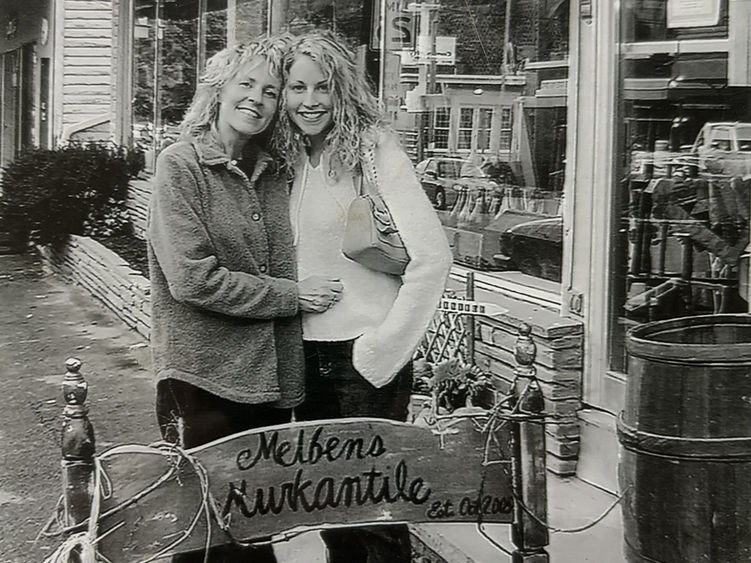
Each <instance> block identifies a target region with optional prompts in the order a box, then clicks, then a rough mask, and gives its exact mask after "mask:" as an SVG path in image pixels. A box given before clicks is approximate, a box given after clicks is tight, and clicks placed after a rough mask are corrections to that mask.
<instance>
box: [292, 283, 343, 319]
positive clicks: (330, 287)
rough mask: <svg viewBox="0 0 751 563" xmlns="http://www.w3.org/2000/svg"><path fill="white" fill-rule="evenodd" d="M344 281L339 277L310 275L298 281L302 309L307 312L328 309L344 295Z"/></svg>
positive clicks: (298, 294) (320, 311)
mask: <svg viewBox="0 0 751 563" xmlns="http://www.w3.org/2000/svg"><path fill="white" fill-rule="evenodd" d="M343 288H344V286H342V282H341V281H339V279H338V278H326V277H323V276H310V277H307V278H305V279H304V280H302V281H299V282H297V296H298V297H297V298H298V302H299V303H300V310H301V311H303V312H305V313H323V312H324V311H328V310H329V309H330V308H331V307H332V306H333V305H334V304H335V303H337V302H338V301H339V299H341V297H342V289H343Z"/></svg>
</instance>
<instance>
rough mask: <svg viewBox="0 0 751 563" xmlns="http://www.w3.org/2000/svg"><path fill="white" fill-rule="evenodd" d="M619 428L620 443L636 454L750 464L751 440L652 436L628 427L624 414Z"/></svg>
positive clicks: (620, 418) (621, 415)
mask: <svg viewBox="0 0 751 563" xmlns="http://www.w3.org/2000/svg"><path fill="white" fill-rule="evenodd" d="M617 428H618V440H619V441H620V443H621V444H622V445H623V447H624V448H626V449H627V450H630V451H632V452H635V453H644V454H649V455H654V456H658V457H664V458H669V459H676V460H686V461H716V462H724V463H733V462H739V461H751V437H738V438H685V437H682V436H665V435H662V434H652V433H651V432H643V431H641V430H637V429H636V428H634V427H632V426H630V425H628V424H626V422H625V421H624V420H623V413H621V414H620V415H619V416H618V421H617Z"/></svg>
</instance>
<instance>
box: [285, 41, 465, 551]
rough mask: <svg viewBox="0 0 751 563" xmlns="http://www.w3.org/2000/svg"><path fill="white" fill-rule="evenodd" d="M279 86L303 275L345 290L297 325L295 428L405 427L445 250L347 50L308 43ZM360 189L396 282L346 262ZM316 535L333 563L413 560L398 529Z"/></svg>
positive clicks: (294, 51)
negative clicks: (398, 270) (371, 422)
mask: <svg viewBox="0 0 751 563" xmlns="http://www.w3.org/2000/svg"><path fill="white" fill-rule="evenodd" d="M283 78H284V80H285V85H284V87H283V109H282V112H281V115H280V121H279V127H278V130H277V133H278V134H277V142H278V143H279V145H280V146H279V149H280V153H281V154H283V155H286V158H287V160H288V165H289V167H290V170H293V171H294V181H293V185H292V193H291V198H290V216H291V219H292V228H293V233H294V240H295V246H296V251H297V264H298V271H299V275H300V276H301V277H305V276H309V275H314V274H318V275H325V276H327V277H329V278H338V279H340V280H341V283H342V286H343V290H342V292H341V294H340V299H339V300H338V302H336V303H334V304H332V306H331V307H329V308H328V309H327V310H326V311H325V312H324V313H321V314H318V315H305V314H303V338H304V340H305V356H306V401H305V402H304V404H303V405H302V407H300V408H299V410H298V417H299V418H300V419H303V420H314V419H327V418H343V417H355V416H360V417H362V416H365V417H378V418H389V419H393V420H405V419H406V416H407V407H408V403H409V395H410V392H411V385H412V364H411V358H412V355H413V353H414V351H415V349H416V347H417V345H418V344H419V342H420V340H421V339H422V337H423V335H424V334H425V331H426V329H427V327H428V324H429V323H430V320H431V319H432V317H433V315H434V314H435V311H436V307H437V305H438V301H439V299H440V296H441V293H442V292H443V289H444V285H445V282H446V278H447V275H448V271H449V268H450V264H451V252H450V250H449V246H448V242H447V240H446V237H445V235H444V232H443V229H442V227H441V224H440V221H439V220H438V217H437V216H436V214H435V212H434V210H433V207H432V206H431V204H430V202H429V201H428V198H427V197H426V195H425V194H424V192H423V190H422V188H421V187H420V184H419V182H418V180H417V178H416V176H415V173H414V169H413V167H412V164H411V162H410V160H409V158H408V157H407V155H406V154H405V152H404V151H403V150H402V148H401V147H400V145H399V142H398V140H397V139H396V138H395V135H394V134H393V132H392V131H391V130H390V129H389V128H388V126H387V125H386V124H385V123H384V120H383V117H382V113H381V111H380V107H379V104H378V101H377V99H376V98H375V96H374V95H373V93H372V90H371V88H370V87H369V85H368V83H367V81H366V79H365V77H364V73H363V71H362V69H358V68H357V66H356V64H355V57H354V55H353V53H352V52H351V51H349V50H348V49H347V48H346V47H344V46H343V45H342V43H341V42H339V41H338V40H337V39H336V38H335V37H334V36H333V35H332V34H330V33H327V32H313V33H310V34H307V35H305V36H302V37H300V38H299V39H298V40H297V42H296V43H295V44H294V45H293V46H292V48H291V49H290V51H289V53H288V55H287V56H286V58H285V61H284V64H283ZM285 109H286V111H284V110H285ZM360 181H362V182H365V183H367V185H369V186H370V188H371V190H373V189H375V190H377V191H378V192H379V193H380V195H381V197H382V198H383V200H384V202H385V204H386V205H387V207H388V209H389V212H390V214H391V217H392V219H393V222H394V225H395V226H396V228H397V229H398V230H399V234H400V236H401V238H402V241H403V243H404V246H405V247H406V250H407V253H408V254H409V258H410V260H409V263H408V265H407V267H406V270H405V272H404V273H403V274H402V275H401V276H394V275H390V274H385V273H382V272H379V271H375V270H371V269H368V268H367V267H365V266H363V265H361V264H359V263H358V262H354V261H352V260H349V259H348V258H346V257H345V256H344V255H343V254H342V251H341V248H342V240H343V236H344V229H345V225H346V220H347V211H348V208H349V206H350V203H351V202H352V200H353V199H354V198H355V197H356V196H357V194H358V188H359V182H360ZM322 536H323V538H324V540H325V541H326V543H327V545H328V548H329V557H330V561H331V563H338V562H340V561H341V562H347V563H358V562H363V563H364V562H365V561H367V562H368V563H376V562H381V561H383V562H386V561H388V562H389V563H399V562H401V561H404V562H408V561H409V555H410V553H409V535H408V533H407V530H406V526H404V525H402V526H386V527H384V526H378V527H370V528H367V527H366V528H357V529H346V530H326V531H324V532H323V533H322Z"/></svg>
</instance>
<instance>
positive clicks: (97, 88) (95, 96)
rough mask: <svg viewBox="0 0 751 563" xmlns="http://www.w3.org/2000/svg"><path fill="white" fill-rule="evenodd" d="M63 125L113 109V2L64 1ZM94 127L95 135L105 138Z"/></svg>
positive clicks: (101, 0)
mask: <svg viewBox="0 0 751 563" xmlns="http://www.w3.org/2000/svg"><path fill="white" fill-rule="evenodd" d="M63 2H64V6H65V16H64V22H63V23H64V28H63V61H64V67H65V68H64V70H63V73H62V78H63V80H62V88H61V95H62V110H63V119H62V122H63V124H65V125H66V126H71V127H73V129H75V125H76V124H77V123H82V122H85V121H87V120H89V119H91V118H93V117H96V116H101V115H106V114H108V113H109V112H110V110H111V108H112V99H111V96H112V94H111V92H112V90H111V85H112V79H111V76H112V72H113V69H114V66H113V22H114V17H113V7H112V0H63ZM107 131H108V129H107V128H106V127H105V128H101V127H97V128H96V131H94V130H92V131H89V133H94V136H95V137H97V138H99V137H100V136H101V137H102V138H105V139H106V138H108V134H107Z"/></svg>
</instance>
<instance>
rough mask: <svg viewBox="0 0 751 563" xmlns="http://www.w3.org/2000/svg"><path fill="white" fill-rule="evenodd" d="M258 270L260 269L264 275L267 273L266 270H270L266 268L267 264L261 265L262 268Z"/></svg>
mask: <svg viewBox="0 0 751 563" xmlns="http://www.w3.org/2000/svg"><path fill="white" fill-rule="evenodd" d="M258 269H259V270H260V271H261V273H262V274H265V273H266V270H268V268H267V267H266V264H261V265H260V266H259V267H258Z"/></svg>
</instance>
